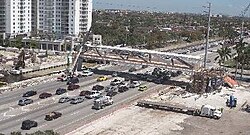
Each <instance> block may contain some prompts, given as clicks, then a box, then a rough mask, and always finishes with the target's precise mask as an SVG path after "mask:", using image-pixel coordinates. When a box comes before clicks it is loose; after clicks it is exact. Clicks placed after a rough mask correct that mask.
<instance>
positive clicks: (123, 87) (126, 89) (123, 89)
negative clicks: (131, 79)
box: [118, 86, 129, 92]
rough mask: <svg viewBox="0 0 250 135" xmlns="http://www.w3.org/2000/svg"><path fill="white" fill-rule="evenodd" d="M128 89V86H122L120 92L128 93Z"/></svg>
mask: <svg viewBox="0 0 250 135" xmlns="http://www.w3.org/2000/svg"><path fill="white" fill-rule="evenodd" d="M128 89H129V88H128V87H127V86H121V87H118V92H125V91H128Z"/></svg>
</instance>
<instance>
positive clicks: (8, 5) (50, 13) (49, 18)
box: [0, 0, 92, 37]
mask: <svg viewBox="0 0 250 135" xmlns="http://www.w3.org/2000/svg"><path fill="white" fill-rule="evenodd" d="M91 23H92V0H0V33H6V35H19V34H27V35H30V34H36V33H37V32H42V33H47V34H53V35H56V36H57V37H63V36H66V35H72V36H77V35H78V34H79V33H81V32H86V31H88V30H89V28H90V27H91Z"/></svg>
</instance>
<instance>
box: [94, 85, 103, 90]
mask: <svg viewBox="0 0 250 135" xmlns="http://www.w3.org/2000/svg"><path fill="white" fill-rule="evenodd" d="M103 89H104V86H102V85H95V86H93V87H92V90H94V91H95V90H96V91H101V90H103Z"/></svg>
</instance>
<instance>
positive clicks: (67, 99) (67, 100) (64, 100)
mask: <svg viewBox="0 0 250 135" xmlns="http://www.w3.org/2000/svg"><path fill="white" fill-rule="evenodd" d="M70 100H71V98H69V97H61V98H60V99H59V101H58V102H59V103H65V102H69V101H70Z"/></svg>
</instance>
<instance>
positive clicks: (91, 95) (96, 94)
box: [85, 91, 102, 99]
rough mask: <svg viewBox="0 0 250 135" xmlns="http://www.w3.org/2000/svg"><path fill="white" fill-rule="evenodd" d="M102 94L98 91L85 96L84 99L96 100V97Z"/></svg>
mask: <svg viewBox="0 0 250 135" xmlns="http://www.w3.org/2000/svg"><path fill="white" fill-rule="evenodd" d="M101 94H102V93H101V92H100V91H91V93H90V94H88V95H86V96H85V97H86V98H90V99H91V98H96V97H98V96H100V95H101Z"/></svg>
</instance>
